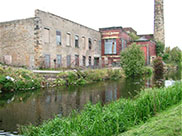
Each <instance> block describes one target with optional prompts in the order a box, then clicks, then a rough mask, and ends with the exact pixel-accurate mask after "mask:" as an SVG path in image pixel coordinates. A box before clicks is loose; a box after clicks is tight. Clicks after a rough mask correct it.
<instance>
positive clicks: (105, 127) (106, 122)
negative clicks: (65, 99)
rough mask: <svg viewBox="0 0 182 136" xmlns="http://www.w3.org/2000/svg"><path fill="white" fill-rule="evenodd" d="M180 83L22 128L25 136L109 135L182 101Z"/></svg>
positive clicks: (88, 106)
mask: <svg viewBox="0 0 182 136" xmlns="http://www.w3.org/2000/svg"><path fill="white" fill-rule="evenodd" d="M181 88H182V82H180V83H176V84H175V85H174V86H172V87H169V88H159V89H157V88H155V89H147V90H144V91H142V92H141V93H140V94H139V95H138V96H137V97H136V98H135V99H134V100H128V99H120V100H118V101H116V102H112V103H111V104H108V105H106V106H104V107H102V105H101V104H96V105H92V104H88V105H87V106H85V108H84V110H83V111H82V112H81V113H79V114H77V113H76V112H74V113H73V114H72V115H70V116H69V117H62V118H60V117H55V119H53V120H51V121H46V122H44V123H43V124H42V125H40V126H38V127H36V126H28V127H22V128H21V129H20V131H21V132H22V133H23V135H25V136H51V135H52V136H53V135H56V136H62V135H68V136H72V135H74V136H111V135H118V134H120V133H122V132H125V131H127V130H128V129H129V128H131V127H133V126H135V125H138V124H142V123H143V122H146V121H147V120H148V119H149V118H151V117H152V116H154V115H156V114H157V113H158V112H161V111H163V110H165V109H166V108H168V107H170V106H172V105H175V104H177V103H179V102H180V101H181V100H182V89H181Z"/></svg>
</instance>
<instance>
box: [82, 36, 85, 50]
mask: <svg viewBox="0 0 182 136" xmlns="http://www.w3.org/2000/svg"><path fill="white" fill-rule="evenodd" d="M82 45H83V49H85V47H86V40H85V37H84V36H83V37H82Z"/></svg>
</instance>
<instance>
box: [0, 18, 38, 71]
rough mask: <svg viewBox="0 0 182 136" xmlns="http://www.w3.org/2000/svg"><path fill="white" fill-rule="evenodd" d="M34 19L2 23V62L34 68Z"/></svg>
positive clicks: (0, 28)
mask: <svg viewBox="0 0 182 136" xmlns="http://www.w3.org/2000/svg"><path fill="white" fill-rule="evenodd" d="M34 19H35V18H29V19H22V20H15V21H10V22H3V23H0V62H2V63H5V64H9V65H16V66H27V67H30V68H32V67H34Z"/></svg>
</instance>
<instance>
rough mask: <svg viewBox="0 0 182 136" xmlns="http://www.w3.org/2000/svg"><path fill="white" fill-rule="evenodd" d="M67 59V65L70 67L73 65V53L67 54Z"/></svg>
mask: <svg viewBox="0 0 182 136" xmlns="http://www.w3.org/2000/svg"><path fill="white" fill-rule="evenodd" d="M66 61H67V67H70V66H71V55H67V57H66Z"/></svg>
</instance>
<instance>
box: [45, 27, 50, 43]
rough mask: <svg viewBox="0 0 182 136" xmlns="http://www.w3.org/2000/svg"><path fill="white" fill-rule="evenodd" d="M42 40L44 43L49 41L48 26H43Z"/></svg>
mask: <svg viewBox="0 0 182 136" xmlns="http://www.w3.org/2000/svg"><path fill="white" fill-rule="evenodd" d="M44 42H45V43H49V42H50V32H49V28H44Z"/></svg>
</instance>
